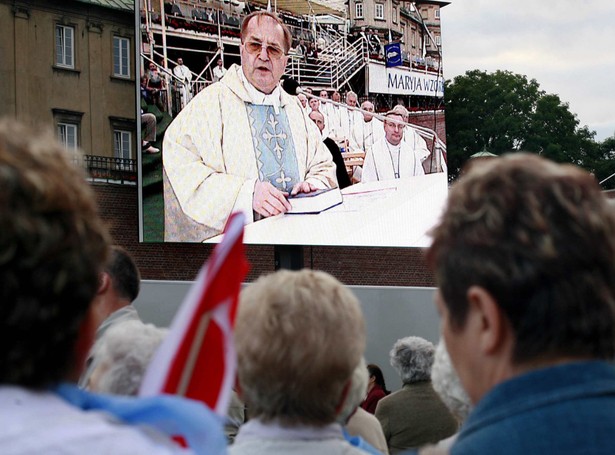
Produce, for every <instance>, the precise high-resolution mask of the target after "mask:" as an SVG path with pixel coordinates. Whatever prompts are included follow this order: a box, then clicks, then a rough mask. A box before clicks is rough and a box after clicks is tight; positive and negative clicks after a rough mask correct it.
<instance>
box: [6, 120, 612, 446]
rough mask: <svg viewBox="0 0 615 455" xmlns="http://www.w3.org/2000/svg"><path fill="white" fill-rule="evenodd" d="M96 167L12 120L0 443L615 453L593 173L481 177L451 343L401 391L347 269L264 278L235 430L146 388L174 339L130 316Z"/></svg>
mask: <svg viewBox="0 0 615 455" xmlns="http://www.w3.org/2000/svg"><path fill="white" fill-rule="evenodd" d="M84 177H85V176H84V174H83V171H82V170H80V169H79V168H77V167H76V164H74V163H73V162H72V161H71V160H70V158H69V155H68V154H67V153H66V152H65V150H64V149H63V148H62V147H61V146H60V145H59V144H58V143H57V142H56V140H55V139H53V137H51V135H50V134H49V135H47V134H44V133H40V132H34V131H32V130H30V129H28V128H26V127H24V126H22V125H20V124H18V123H16V122H14V121H3V122H1V123H0V185H2V187H3V188H5V190H6V192H7V193H6V194H5V197H4V198H2V199H1V200H0V202H1V203H0V229H1V231H2V233H3V237H2V239H3V240H2V242H0V253H1V254H0V257H1V258H2V260H1V262H0V281H1V282H2V283H3V286H2V299H1V302H2V303H1V304H0V312H1V315H0V316H1V317H0V324H2V330H1V331H0V333H2V335H1V336H2V342H3V347H4V349H3V350H2V354H0V375H1V385H0V404H1V406H0V423H1V424H2V425H1V426H0V428H1V430H0V452H2V453H7V454H30V453H68V454H72V453H131V454H134V453H148V454H158V453H160V454H162V453H165V454H167V453H184V454H187V453H227V452H228V453H231V454H243V453H246V454H256V455H258V454H276V453H279V454H292V453H297V454H299V453H301V454H305V453H327V454H342V453H344V454H353V453H356V454H359V453H371V454H378V453H391V454H393V453H416V452H417V451H418V452H419V453H423V454H432V453H453V454H465V453H504V454H518V453H536V454H538V453H562V452H563V453H590V454H602V453H611V451H612V450H614V449H615V447H614V443H613V442H612V430H613V428H615V367H614V366H613V365H612V361H613V358H614V356H615V261H613V258H614V257H615V210H614V208H613V205H612V204H610V203H609V202H608V201H607V199H606V197H605V195H604V194H603V193H602V191H601V190H600V187H599V185H598V184H597V182H596V181H595V179H594V177H593V176H591V175H590V174H588V173H587V172H585V171H583V170H581V169H579V168H577V167H575V166H572V165H561V164H556V163H553V162H550V161H547V160H545V159H543V158H541V157H538V156H537V155H531V154H522V153H519V154H515V155H510V156H505V157H499V158H494V159H491V160H483V161H481V162H475V163H474V164H473V165H472V166H470V168H469V169H467V170H466V172H464V175H463V176H462V177H461V179H460V180H459V182H458V183H456V184H455V185H454V186H453V188H452V189H451V192H450V197H449V201H448V203H447V207H446V210H445V211H444V213H443V215H442V218H441V220H440V221H439V223H438V225H437V226H436V227H435V228H434V230H433V232H432V236H433V244H432V245H431V247H430V248H429V250H428V254H427V259H428V263H429V265H430V267H432V268H433V270H434V272H435V275H436V280H437V285H438V291H437V294H436V299H435V305H436V308H437V309H438V313H439V314H440V317H441V335H442V337H441V340H440V343H439V345H438V347H437V348H435V347H434V345H433V344H432V343H431V342H429V341H428V340H425V339H423V338H420V337H416V336H412V335H410V336H408V337H405V338H401V339H399V340H397V342H395V343H394V345H393V346H392V349H391V352H390V363H391V365H392V367H393V368H394V369H395V370H397V372H398V373H399V376H400V378H401V380H402V384H403V385H402V387H401V388H400V389H399V390H394V391H389V390H388V389H387V387H386V384H385V381H384V377H383V374H382V371H381V369H380V368H379V367H378V366H377V365H375V364H369V365H366V362H365V359H364V357H363V356H364V351H365V346H366V341H367V340H366V332H365V321H364V319H363V314H362V310H361V306H360V304H359V302H358V300H357V298H356V297H355V296H354V294H353V293H352V292H351V291H350V290H349V288H347V287H346V286H344V285H343V284H341V283H340V282H339V281H338V280H336V279H335V278H334V277H332V276H331V275H329V274H327V273H324V272H319V271H312V270H307V269H306V270H301V271H284V270H282V271H278V272H275V273H271V274H269V275H265V276H262V277H261V278H259V279H258V280H257V281H255V282H254V283H252V284H250V285H249V286H247V287H246V288H245V289H244V290H243V291H242V292H241V296H240V302H239V309H238V314H237V320H236V326H235V333H234V336H235V344H236V349H237V366H238V372H237V382H236V388H235V391H234V392H233V400H232V405H231V406H230V407H229V410H228V418H227V419H226V422H222V421H221V420H219V419H217V418H216V417H214V416H213V415H212V413H211V411H209V410H208V409H207V407H206V406H205V405H204V404H202V403H200V402H196V401H193V400H189V399H184V398H180V397H161V398H160V399H159V400H158V399H157V398H154V401H152V399H142V398H138V397H135V396H134V395H135V394H136V391H137V390H138V388H139V384H140V381H141V378H142V377H143V372H144V370H145V368H146V366H147V364H148V362H149V360H150V359H151V357H152V354H153V352H154V351H155V350H156V348H157V346H158V345H159V344H160V343H161V341H162V339H163V338H164V337H165V336H166V333H167V332H166V330H165V329H161V328H157V327H154V326H152V325H150V324H145V323H143V322H142V321H141V320H140V319H139V316H138V314H137V313H136V311H135V309H134V307H133V306H132V302H133V301H134V299H135V297H136V296H137V295H138V293H139V284H140V275H139V271H138V268H137V267H136V265H135V263H134V261H133V260H132V258H131V257H130V255H129V254H128V253H127V252H126V251H125V250H124V249H122V248H119V247H113V246H112V245H111V240H110V237H109V233H108V231H107V228H106V225H105V224H104V223H103V221H102V220H101V218H100V215H99V214H98V208H97V206H96V201H95V197H94V193H93V191H92V190H91V188H89V186H88V184H87V182H86V181H85V178H84ZM33 333H36V336H33V335H32V334H33ZM201 374H207V371H203V372H202V373H201ZM77 383H80V384H81V387H77ZM101 392H102V393H103V394H101ZM118 395H119V396H118ZM372 413H373V414H372ZM170 416H173V417H172V418H170ZM224 423H226V425H224ZM195 428H196V429H197V431H196V434H195V432H194V431H191V430H194V429H195ZM183 429H185V431H184V430H183ZM177 436H182V437H183V439H182V440H183V443H182V444H178V443H177V440H178V439H177Z"/></svg>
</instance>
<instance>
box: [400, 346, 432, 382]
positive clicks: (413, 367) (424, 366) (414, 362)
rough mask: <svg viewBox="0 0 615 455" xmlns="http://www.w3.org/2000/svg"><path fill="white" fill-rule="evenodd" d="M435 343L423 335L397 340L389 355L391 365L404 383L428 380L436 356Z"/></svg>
mask: <svg viewBox="0 0 615 455" xmlns="http://www.w3.org/2000/svg"><path fill="white" fill-rule="evenodd" d="M434 351H435V348H434V345H433V343H431V342H429V341H427V340H426V339H424V338H421V337H406V338H400V339H399V340H397V341H396V342H395V344H394V345H393V348H392V349H391V352H389V357H390V360H391V366H392V367H393V368H395V371H397V373H398V374H399V376H400V378H401V380H402V382H403V383H404V384H412V383H413V382H419V381H428V380H429V379H430V376H431V366H432V365H433V358H434Z"/></svg>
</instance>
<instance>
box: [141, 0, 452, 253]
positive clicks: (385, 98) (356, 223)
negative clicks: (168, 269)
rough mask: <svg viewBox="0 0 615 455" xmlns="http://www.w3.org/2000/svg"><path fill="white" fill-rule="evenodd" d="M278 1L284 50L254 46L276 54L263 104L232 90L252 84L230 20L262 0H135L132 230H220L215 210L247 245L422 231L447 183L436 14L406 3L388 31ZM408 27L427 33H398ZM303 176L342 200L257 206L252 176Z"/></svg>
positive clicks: (372, 242) (184, 236) (282, 180)
mask: <svg viewBox="0 0 615 455" xmlns="http://www.w3.org/2000/svg"><path fill="white" fill-rule="evenodd" d="M295 3H296V2H295ZM315 4H316V5H319V4H318V3H315ZM284 6H286V7H287V8H289V9H283V7H284ZM291 6H292V2H291V3H289V5H286V4H285V3H284V2H281V1H278V2H277V7H278V8H280V10H279V11H278V15H279V16H280V17H281V19H282V20H283V22H284V23H285V24H286V25H287V26H288V28H289V30H290V32H291V37H292V44H291V48H290V50H289V51H288V55H287V56H284V55H280V56H276V51H278V49H277V48H276V46H268V47H267V46H263V49H265V48H266V50H263V51H262V52H264V54H265V55H266V57H265V58H271V59H275V58H280V59H282V58H286V59H287V63H286V66H285V69H284V73H285V74H284V77H285V78H287V79H288V80H291V81H292V82H293V84H291V85H292V88H291V89H290V90H289V89H288V87H287V86H286V85H285V86H284V88H285V90H284V89H282V88H280V90H281V93H282V94H277V93H278V92H274V95H275V96H276V97H277V98H276V99H277V100H278V101H275V102H272V103H270V104H267V103H269V102H268V101H266V100H267V98H263V100H265V101H262V103H261V101H254V97H253V98H250V99H249V100H248V99H246V98H245V96H244V95H237V93H238V92H240V91H245V93H251V92H249V91H248V90H247V89H245V84H250V78H249V77H246V76H245V73H243V70H242V68H241V66H240V65H241V57H242V49H241V46H240V38H239V36H240V26H241V23H242V20H243V18H244V17H245V16H246V15H247V14H249V13H251V12H253V11H255V10H259V9H262V8H264V7H265V6H264V5H263V4H262V3H261V2H255V3H249V2H238V1H235V0H233V1H230V2H213V1H212V2H209V3H206V2H198V3H195V2H193V1H178V0H175V1H163V0H155V1H154V0H138V1H137V2H136V23H137V33H136V42H137V49H138V53H137V55H138V57H137V60H138V62H137V67H138V68H140V75H141V77H140V86H139V101H138V112H140V118H139V123H140V127H141V130H140V131H141V138H142V140H141V141H139V149H140V153H139V168H140V178H139V181H140V186H139V188H140V236H141V240H142V241H143V242H195V243H196V242H198V243H201V242H217V241H219V239H220V234H221V233H222V229H223V227H224V224H225V221H226V219H227V218H228V216H230V214H231V213H232V212H234V211H243V212H244V213H245V214H246V218H247V220H248V221H249V223H248V224H246V227H245V236H244V241H245V242H246V243H249V244H267V245H330V246H386V247H424V246H428V245H429V237H428V235H427V233H428V231H429V229H430V228H431V227H432V226H433V225H434V224H435V223H436V222H437V220H438V217H439V215H440V213H441V211H442V209H443V207H444V204H445V201H446V197H447V189H448V180H447V172H446V144H445V133H444V131H445V128H444V107H443V101H442V99H443V85H444V79H443V76H442V59H441V53H440V47H439V46H436V45H435V42H436V40H435V37H436V36H437V38H438V40H437V41H438V43H439V42H440V40H439V26H437V27H435V26H434V25H433V23H432V22H429V24H430V26H429V28H428V27H427V26H426V25H425V23H423V22H422V20H420V18H419V17H418V16H416V15H414V16H412V17H414V18H415V19H414V21H415V22H416V23H415V24H413V25H412V24H410V23H408V24H406V25H405V26H406V27H407V29H403V28H402V26H401V25H399V24H398V25H395V26H394V27H393V30H394V32H395V31H396V33H393V34H392V35H391V33H389V36H385V34H384V33H383V32H382V31H379V30H378V29H375V28H374V29H370V28H369V27H365V26H362V27H359V26H358V25H357V24H355V23H354V22H356V21H353V20H350V22H347V21H346V20H345V19H344V12H343V11H342V12H340V11H337V10H331V9H330V8H329V7H327V6H326V5H325V4H323V5H321V6H318V7H317V8H316V9H314V7H313V8H312V11H311V12H307V13H306V12H304V11H300V10H297V11H294V10H292V9H291ZM433 7H434V8H439V6H437V5H434V6H433ZM336 13H337V15H336ZM437 16H438V18H439V14H438V15H437ZM336 18H337V19H336ZM438 20H439V19H438ZM417 21H419V22H417ZM409 25H412V27H410V26H409ZM411 33H412V34H416V36H412V37H411V36H408V35H409V34H411ZM389 37H390V39H391V41H390V42H389ZM417 39H419V40H420V42H421V43H423V41H424V42H425V45H422V46H418V47H417V46H411V45H410V43H411V42H412V41H414V40H417ZM431 41H433V42H434V45H433V46H428V43H429V42H431ZM252 44H254V43H252ZM253 47H254V46H253ZM429 47H431V49H432V51H426V50H425V49H426V48H429ZM413 49H414V50H413ZM416 49H418V50H416ZM246 52H247V51H246ZM250 52H252V53H253V54H254V53H255V52H261V51H259V50H258V49H256V48H255V49H253V50H250ZM245 55H248V54H247V53H246V54H245ZM259 58H260V57H259ZM297 86H299V90H298V91H297V90H295V88H296V87H297ZM237 87H240V88H239V89H238V88H237ZM310 91H311V93H310ZM288 92H290V93H288ZM242 93H243V92H242ZM255 93H257V95H258V92H255ZM298 93H299V94H298ZM257 95H249V96H257ZM304 97H305V100H303V98H304ZM303 102H305V106H304V105H303ZM361 106H363V107H364V108H365V109H361ZM312 109H314V110H315V111H317V112H318V113H320V114H322V122H321V123H322V124H321V125H320V127H319V126H318V121H317V120H318V118H319V115H316V114H312ZM392 110H394V111H395V112H396V113H395V112H394V113H391V111H392ZM387 113H388V115H387ZM374 114H375V115H374ZM404 115H406V116H405V117H404ZM404 120H405V121H406V122H407V123H406V124H400V122H402V121H404ZM321 129H322V132H321ZM327 138H328V140H327V141H326V142H325V139H327ZM334 156H335V157H336V158H337V163H336V162H335V161H334V159H333V157H334ZM325 176H326V177H325ZM304 180H307V181H308V182H310V181H311V182H312V183H314V182H316V183H315V186H318V187H319V186H322V187H336V186H338V185H339V186H344V185H346V186H345V187H344V188H342V189H341V203H336V202H339V200H338V199H336V198H337V197H339V196H338V195H337V194H336V195H333V193H336V192H337V190H334V191H333V192H329V193H323V195H319V196H315V197H314V198H313V201H316V202H311V201H307V204H308V205H310V204H312V205H310V207H316V206H318V205H319V203H320V202H319V200H322V199H324V198H330V201H328V202H329V203H328V204H326V202H327V201H322V202H323V204H324V206H327V205H332V206H331V207H330V208H328V209H326V210H322V211H320V209H309V210H306V212H310V213H284V214H280V215H275V216H266V215H263V214H262V213H261V212H260V211H261V209H260V206H258V201H255V199H254V197H255V196H254V192H255V185H256V184H257V183H258V182H263V181H267V182H270V183H271V185H273V186H274V187H276V188H277V189H278V190H280V191H286V192H289V191H290V188H291V186H292V185H294V184H295V183H296V182H300V181H304ZM342 182H346V183H342ZM327 194H328V195H327ZM305 199H308V198H305ZM302 202H305V201H302ZM291 204H293V201H292V200H291ZM295 204H298V202H295ZM311 212H316V213H311Z"/></svg>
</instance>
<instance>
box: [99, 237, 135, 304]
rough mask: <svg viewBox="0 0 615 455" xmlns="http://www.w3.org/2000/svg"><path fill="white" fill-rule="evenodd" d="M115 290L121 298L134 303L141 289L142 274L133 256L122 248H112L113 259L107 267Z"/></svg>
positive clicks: (108, 262) (106, 269)
mask: <svg viewBox="0 0 615 455" xmlns="http://www.w3.org/2000/svg"><path fill="white" fill-rule="evenodd" d="M105 272H107V273H108V274H109V276H110V277H111V282H112V283H113V288H114V289H115V292H116V293H117V294H118V296H119V297H121V298H123V299H126V300H128V301H130V302H133V301H134V300H135V299H136V298H137V296H138V295H139V290H140V289H141V274H140V273H139V269H138V267H137V265H136V264H135V261H134V260H133V258H132V256H131V255H130V254H129V253H128V252H127V251H126V250H125V249H124V248H122V247H121V246H117V245H114V246H112V247H111V257H110V258H109V261H107V264H106V265H105Z"/></svg>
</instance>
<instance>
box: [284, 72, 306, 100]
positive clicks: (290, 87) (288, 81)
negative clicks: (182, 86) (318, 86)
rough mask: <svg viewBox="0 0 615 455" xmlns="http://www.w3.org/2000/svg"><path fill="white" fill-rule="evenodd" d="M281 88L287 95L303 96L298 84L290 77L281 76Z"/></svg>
mask: <svg viewBox="0 0 615 455" xmlns="http://www.w3.org/2000/svg"><path fill="white" fill-rule="evenodd" d="M282 88H283V89H284V91H285V92H286V93H288V94H289V95H293V96H297V95H298V94H299V93H304V94H305V92H304V91H303V90H302V89H301V87H300V86H299V82H297V81H296V80H294V79H293V78H292V77H290V76H282ZM308 95H309V93H308Z"/></svg>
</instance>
